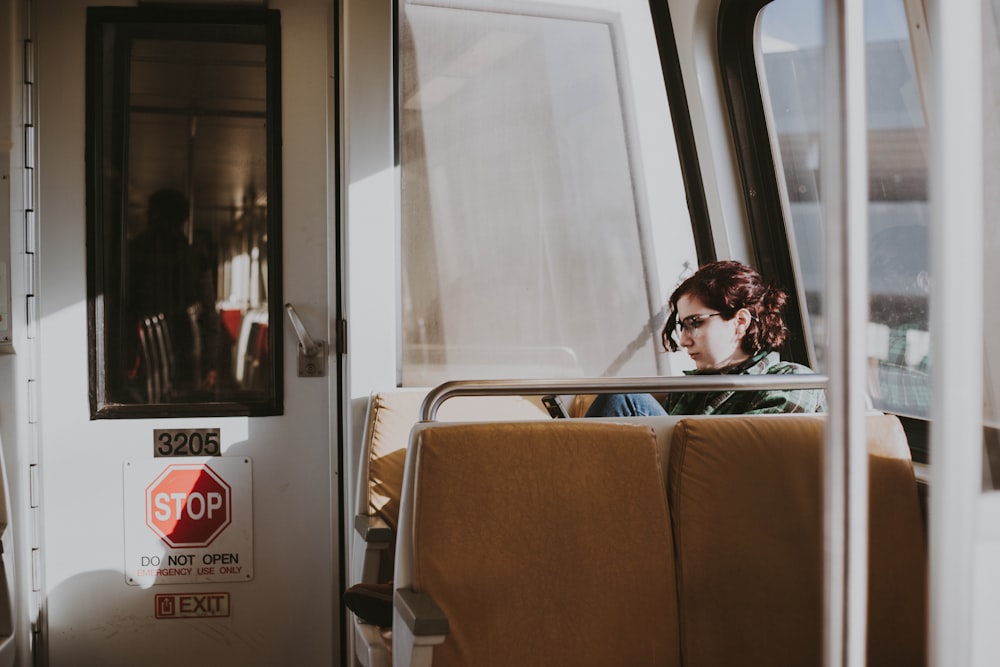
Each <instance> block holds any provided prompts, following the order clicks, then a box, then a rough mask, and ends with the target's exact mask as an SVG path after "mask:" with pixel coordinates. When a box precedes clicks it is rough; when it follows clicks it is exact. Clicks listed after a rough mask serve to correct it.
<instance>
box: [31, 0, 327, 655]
mask: <svg viewBox="0 0 1000 667" xmlns="http://www.w3.org/2000/svg"><path fill="white" fill-rule="evenodd" d="M25 4H26V5H29V7H28V9H29V12H28V13H29V15H30V17H31V22H32V23H31V37H30V41H29V43H28V44H27V45H26V53H29V54H30V56H29V57H28V58H26V70H27V71H29V76H30V77H31V78H32V81H31V84H32V88H33V93H32V98H31V99H30V100H29V102H30V104H31V105H32V106H33V113H32V114H31V116H30V117H31V119H32V123H33V125H34V128H33V131H34V137H35V164H34V165H33V166H34V170H33V174H32V175H31V178H32V179H33V190H32V189H29V190H28V191H27V201H26V202H25V208H29V209H33V213H34V219H35V221H36V223H37V232H36V233H37V260H36V271H37V276H36V284H37V292H36V296H37V303H38V307H37V313H36V317H35V321H34V326H36V327H37V333H36V336H37V342H38V346H39V350H40V354H39V355H38V358H37V371H36V374H35V377H33V378H32V380H33V381H34V386H35V387H37V401H36V402H35V406H34V408H33V409H34V415H35V416H34V419H35V421H36V423H37V430H36V431H32V432H31V433H32V434H33V436H32V438H31V439H30V442H26V443H24V444H22V445H21V446H22V447H24V448H27V449H28V450H30V451H31V452H33V459H32V463H33V465H32V477H31V479H32V481H33V483H34V485H33V489H32V493H31V502H32V504H33V505H37V506H38V508H39V510H38V516H39V521H38V525H37V529H36V530H35V535H34V538H33V540H32V545H31V550H32V551H31V556H32V559H33V561H32V562H33V566H34V567H33V577H34V579H33V589H34V601H33V604H35V605H37V608H38V612H37V613H38V618H39V623H38V629H39V631H40V634H39V636H38V640H37V642H36V648H35V651H36V654H37V657H38V658H39V659H40V662H41V663H42V664H52V665H68V664H74V665H85V664H101V665H112V664H113V665H136V664H143V665H157V664H161V665H173V664H240V665H278V664H317V665H318V664H333V663H334V662H335V661H336V657H335V656H337V655H339V653H340V648H339V645H338V644H339V637H340V633H339V631H338V630H337V628H338V627H339V611H338V609H339V603H338V590H339V583H338V575H337V573H338V572H339V569H340V568H339V566H338V560H339V555H338V549H337V547H336V544H337V534H338V528H337V525H338V520H337V517H338V516H339V509H338V507H339V502H340V501H339V497H340V496H339V491H338V485H337V482H336V480H337V474H338V472H337V468H338V463H337V461H338V457H337V449H336V447H335V446H334V445H333V444H332V438H331V432H332V430H333V429H334V428H335V424H336V419H337V411H336V408H335V407H331V406H336V405H337V402H338V400H337V393H338V391H337V390H338V381H337V368H338V364H336V363H333V364H327V363H326V361H327V359H328V358H329V359H331V360H332V359H333V358H332V357H330V356H329V355H328V347H327V346H326V343H327V342H328V341H329V340H330V338H331V335H332V334H331V329H332V328H333V327H331V326H330V323H331V322H332V321H335V318H336V315H335V310H336V306H335V303H336V297H335V294H336V290H335V289H334V288H333V286H332V285H331V281H332V278H331V277H332V276H333V275H335V274H336V272H335V271H334V270H333V267H332V263H333V262H334V260H333V259H332V258H333V257H334V254H333V253H331V252H329V251H328V240H329V239H331V238H333V237H334V232H333V230H334V227H333V225H334V220H335V215H334V209H333V202H334V201H335V199H336V198H335V195H334V193H335V192H336V187H335V183H336V180H335V176H334V172H335V169H334V165H335V161H334V160H333V159H332V158H331V156H332V155H335V151H334V150H333V147H334V146H335V140H334V135H335V128H336V125H335V123H334V122H333V118H334V117H335V114H334V112H333V111H331V109H332V108H333V106H332V105H331V104H330V100H331V99H333V96H329V93H330V91H331V90H332V88H331V86H332V85H334V82H335V79H336V77H335V76H334V74H335V73H334V71H333V66H332V56H331V54H332V53H334V52H335V49H334V41H333V40H334V37H333V36H334V35H335V19H334V8H333V4H334V3H330V2H324V1H323V0H294V2H293V1H291V0H287V1H286V0H271V1H270V2H268V3H266V5H267V9H264V8H263V4H265V3H258V6H255V7H247V6H246V4H243V5H241V6H230V7H228V8H226V7H222V8H220V6H219V5H214V6H207V5H206V6H205V7H204V8H201V7H197V6H193V5H190V4H189V5H185V6H183V7H176V6H166V5H169V4H170V3H149V4H148V5H147V6H143V3H139V5H140V6H139V7H135V6H134V4H131V3H129V5H130V6H129V7H127V8H126V7H115V8H107V7H102V8H100V9H98V10H94V9H91V8H88V7H87V4H88V3H86V2H80V1H77V0H36V1H34V2H26V3H25ZM102 4H109V3H102ZM119 4H122V5H124V4H126V3H119ZM124 9H127V10H128V12H124V13H122V12H120V11H119V10H124ZM32 70H33V71H32ZM244 81H246V82H249V83H248V84H247V85H249V86H250V87H249V88H240V87H239V85H241V82H244ZM248 146H251V148H250V149H248V148H247V147H248ZM158 225H159V226H161V231H160V232H158V233H159V234H160V238H159V239H158V240H151V241H148V242H147V241H144V240H143V239H147V238H148V234H149V232H151V231H155V230H156V229H157V226H158ZM153 236H155V234H153ZM168 237H169V238H172V239H174V240H172V241H171V240H166V239H168ZM144 244H145V245H144ZM171 244H172V245H171ZM191 249H194V250H195V251H196V252H194V253H190V252H189V251H190V250H191ZM170 271H173V272H174V273H170ZM164 272H165V273H164ZM164 275H166V276H167V277H166V278H165V277H164ZM192 286H193V287H192ZM189 288H190V290H191V294H195V293H197V296H191V295H189V294H182V295H181V296H180V297H176V299H175V303H174V304H173V305H171V298H172V297H170V296H164V294H165V293H167V292H169V291H170V290H171V289H172V290H174V291H175V292H183V291H184V290H186V289H189ZM180 300H183V305H184V306H185V307H184V309H183V310H177V308H176V307H175V306H176V301H180ZM286 304H289V305H290V306H291V307H286ZM324 366H329V368H324ZM36 436H37V437H36ZM27 500H28V499H27V498H25V499H22V502H27Z"/></svg>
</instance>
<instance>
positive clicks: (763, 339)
mask: <svg viewBox="0 0 1000 667" xmlns="http://www.w3.org/2000/svg"><path fill="white" fill-rule="evenodd" d="M685 295H690V296H692V297H695V298H697V299H699V300H700V301H701V302H702V303H704V304H705V305H706V306H708V307H709V308H712V309H714V310H717V311H719V313H721V315H722V318H723V319H726V320H731V319H733V317H735V315H736V312H737V311H738V310H740V309H741V308H746V309H747V310H748V311H750V315H751V318H752V319H751V322H750V326H748V327H747V330H746V334H745V335H744V336H743V341H742V342H741V345H740V346H741V348H742V350H743V351H744V352H745V353H747V354H749V355H751V356H752V355H755V354H757V353H758V352H761V351H764V350H767V351H771V350H776V349H778V348H779V347H781V345H782V343H784V342H785V340H786V339H787V338H788V327H787V326H785V319H784V317H783V316H782V311H783V310H784V308H785V303H787V301H788V292H787V291H786V290H785V289H784V288H781V287H777V286H776V285H772V284H766V285H765V284H764V280H763V279H762V278H761V276H760V274H759V273H757V271H755V270H754V269H753V268H751V267H749V266H747V265H746V264H742V263H741V262H735V261H731V260H725V261H721V262H712V263H710V264H705V265H704V266H702V267H701V268H699V269H698V270H697V271H695V272H694V274H692V275H691V276H689V277H688V278H687V279H685V280H684V282H682V283H681V284H680V285H678V287H677V289H675V290H674V293H673V294H671V295H670V299H669V301H668V302H667V304H668V306H669V307H670V316H669V317H668V318H667V323H666V325H665V326H664V327H663V334H662V337H663V347H664V348H666V349H667V350H670V351H671V352H676V351H677V350H679V349H680V343H679V341H677V340H676V339H675V338H674V336H675V335H676V334H675V332H676V330H677V301H678V299H680V298H681V297H682V296H685Z"/></svg>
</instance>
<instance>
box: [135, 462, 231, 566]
mask: <svg viewBox="0 0 1000 667" xmlns="http://www.w3.org/2000/svg"><path fill="white" fill-rule="evenodd" d="M231 522H232V493H231V489H230V486H229V485H228V484H226V482H225V480H223V479H222V477H220V476H219V475H218V474H217V473H216V472H215V471H214V470H212V468H211V467H209V466H208V465H200V464H189V463H178V464H174V465H170V466H167V467H166V468H165V469H164V470H163V472H162V473H160V475H159V476H158V477H157V478H156V479H155V480H153V482H152V484H150V485H149V486H148V487H146V525H147V526H149V527H150V528H151V529H152V530H153V532H154V533H156V534H157V535H159V536H160V539H162V540H163V541H164V542H166V543H167V545H169V546H171V547H174V548H187V547H207V546H208V545H210V544H211V543H212V542H213V540H215V538H216V537H218V536H219V534H220V533H222V531H224V530H225V529H226V527H227V526H228V525H229V524H230V523H231Z"/></svg>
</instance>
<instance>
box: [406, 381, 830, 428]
mask: <svg viewBox="0 0 1000 667" xmlns="http://www.w3.org/2000/svg"><path fill="white" fill-rule="evenodd" d="M828 383H829V379H828V378H827V376H825V375H822V374H820V373H798V374H787V375H676V376H669V377H661V376H651V377H630V378H569V379H565V378H556V379H546V380H451V381H449V382H444V383H442V384H439V385H438V386H436V387H434V388H433V389H431V390H430V391H429V392H427V396H425V397H424V401H423V403H421V405H420V420H421V421H425V422H427V421H434V420H435V419H436V418H437V411H438V409H439V408H440V407H441V404H442V403H444V402H445V401H447V400H448V399H449V398H454V397H456V396H543V395H546V394H562V395H566V394H619V393H648V392H653V391H762V390H768V389H826V387H827V385H828Z"/></svg>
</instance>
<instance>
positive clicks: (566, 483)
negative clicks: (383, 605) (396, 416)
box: [396, 420, 679, 667]
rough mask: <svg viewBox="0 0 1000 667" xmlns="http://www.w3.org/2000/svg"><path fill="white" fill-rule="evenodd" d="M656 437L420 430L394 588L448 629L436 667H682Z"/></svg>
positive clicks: (604, 426)
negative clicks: (428, 608)
mask: <svg viewBox="0 0 1000 667" xmlns="http://www.w3.org/2000/svg"><path fill="white" fill-rule="evenodd" d="M659 471H660V466H659V462H658V460H657V455H656V436H655V434H654V433H653V431H652V429H651V428H650V427H648V426H644V425H625V424H611V423H602V422H599V421H597V420H581V421H577V420H557V421H555V422H549V423H517V424H497V423H493V424H440V425H424V424H422V425H420V426H418V427H417V428H415V429H414V434H413V440H412V444H411V449H410V452H409V460H408V462H407V478H406V481H405V483H404V498H403V501H402V512H401V515H400V526H399V536H398V543H397V546H396V586H397V588H407V587H411V588H412V589H413V590H414V591H416V592H418V593H426V594H429V595H430V596H431V597H432V598H433V599H434V600H435V601H436V602H437V604H438V605H439V606H440V607H441V609H442V610H443V611H444V612H445V614H446V615H447V618H448V624H449V627H450V629H449V632H448V635H447V637H446V638H445V640H444V643H443V644H441V645H440V646H438V647H437V648H435V649H434V664H435V665H485V664H495V665H556V664H559V665H577V666H586V665H595V666H597V665H600V666H602V667H604V666H606V665H678V664H679V654H678V644H677V633H678V628H677V610H676V590H675V580H674V569H673V558H672V554H673V548H672V544H671V534H670V529H669V516H668V512H667V506H666V497H665V489H664V486H663V483H662V476H661V474H660V472H659Z"/></svg>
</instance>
